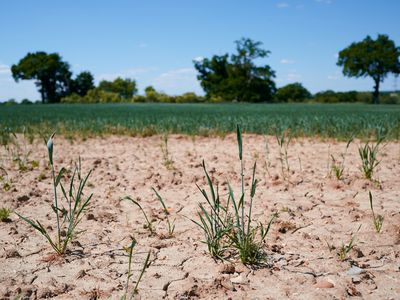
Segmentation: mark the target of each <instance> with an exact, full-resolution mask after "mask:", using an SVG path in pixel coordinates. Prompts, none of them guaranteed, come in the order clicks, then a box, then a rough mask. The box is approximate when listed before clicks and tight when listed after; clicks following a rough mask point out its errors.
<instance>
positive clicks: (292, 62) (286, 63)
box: [281, 58, 295, 65]
mask: <svg viewBox="0 0 400 300" xmlns="http://www.w3.org/2000/svg"><path fill="white" fill-rule="evenodd" d="M294 63H295V61H294V60H292V59H287V58H283V59H281V64H284V65H289V64H294Z"/></svg>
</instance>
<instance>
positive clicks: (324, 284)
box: [314, 280, 335, 289]
mask: <svg viewBox="0 0 400 300" xmlns="http://www.w3.org/2000/svg"><path fill="white" fill-rule="evenodd" d="M334 286H335V285H334V284H333V283H332V282H329V281H326V280H322V281H319V282H317V283H316V284H314V287H316V288H319V289H331V288H333V287H334Z"/></svg>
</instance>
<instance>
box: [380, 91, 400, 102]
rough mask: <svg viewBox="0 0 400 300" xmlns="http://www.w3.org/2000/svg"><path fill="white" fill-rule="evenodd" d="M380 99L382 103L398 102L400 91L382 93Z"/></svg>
mask: <svg viewBox="0 0 400 300" xmlns="http://www.w3.org/2000/svg"><path fill="white" fill-rule="evenodd" d="M380 101H381V103H382V104H400V93H384V94H382V95H381V96H380Z"/></svg>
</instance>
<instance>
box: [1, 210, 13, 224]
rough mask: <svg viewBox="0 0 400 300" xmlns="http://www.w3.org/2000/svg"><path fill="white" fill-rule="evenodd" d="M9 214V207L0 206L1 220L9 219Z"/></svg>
mask: <svg viewBox="0 0 400 300" xmlns="http://www.w3.org/2000/svg"><path fill="white" fill-rule="evenodd" d="M10 214H11V210H10V209H8V208H6V207H2V208H0V221H1V222H6V221H7V220H9V218H10Z"/></svg>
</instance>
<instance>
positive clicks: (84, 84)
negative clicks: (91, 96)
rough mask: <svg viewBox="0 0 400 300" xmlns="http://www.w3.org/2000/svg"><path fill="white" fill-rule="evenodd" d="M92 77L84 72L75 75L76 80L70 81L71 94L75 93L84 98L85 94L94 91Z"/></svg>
mask: <svg viewBox="0 0 400 300" xmlns="http://www.w3.org/2000/svg"><path fill="white" fill-rule="evenodd" d="M94 88H95V86H94V77H93V75H92V73H90V72H88V71H84V72H81V73H79V74H78V75H76V78H75V79H74V80H72V81H71V93H76V94H78V95H79V96H85V95H86V94H87V92H88V91H89V90H91V89H94Z"/></svg>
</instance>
